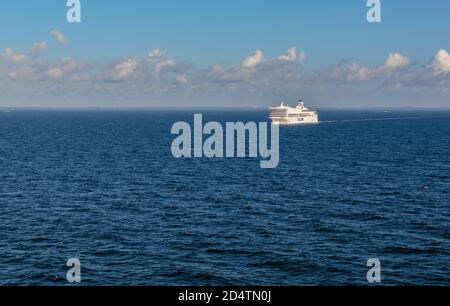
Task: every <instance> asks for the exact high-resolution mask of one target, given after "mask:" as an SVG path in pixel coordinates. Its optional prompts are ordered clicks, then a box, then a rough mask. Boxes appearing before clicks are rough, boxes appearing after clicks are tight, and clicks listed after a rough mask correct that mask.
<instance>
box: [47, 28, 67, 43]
mask: <svg viewBox="0 0 450 306" xmlns="http://www.w3.org/2000/svg"><path fill="white" fill-rule="evenodd" d="M50 35H51V36H52V37H53V38H54V39H55V40H56V42H57V43H58V44H60V45H65V44H66V43H67V42H68V39H67V37H66V36H65V35H64V34H63V33H61V32H60V31H58V30H53V31H51V32H50Z"/></svg>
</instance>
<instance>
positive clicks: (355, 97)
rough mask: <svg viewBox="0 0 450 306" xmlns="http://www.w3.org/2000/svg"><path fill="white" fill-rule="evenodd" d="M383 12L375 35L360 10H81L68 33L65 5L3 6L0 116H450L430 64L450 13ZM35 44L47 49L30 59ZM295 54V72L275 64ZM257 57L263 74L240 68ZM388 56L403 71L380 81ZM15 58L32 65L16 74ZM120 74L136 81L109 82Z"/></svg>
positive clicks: (280, 5)
mask: <svg viewBox="0 0 450 306" xmlns="http://www.w3.org/2000/svg"><path fill="white" fill-rule="evenodd" d="M381 3H382V22H381V23H380V24H370V23H368V22H367V20H366V12H367V7H366V1H365V0H346V1H335V0H319V1H310V0H305V1H300V0H283V1H276V0H259V1H258V0H246V1H237V0H227V1H211V0H210V1H206V0H191V1H181V0H178V1H174V0H169V1H167V0H165V1H149V0H130V1H126V2H125V1H117V0H112V1H106V0H84V1H83V0H81V4H82V23H81V24H69V23H68V22H67V21H66V18H65V15H66V11H67V8H66V6H65V4H66V1H65V0H57V1H55V0H39V1H32V0H20V1H18V0H3V1H2V3H1V10H0V28H1V36H0V50H7V49H9V50H10V51H9V53H8V52H6V51H3V53H4V54H3V61H4V63H3V64H1V63H0V89H2V90H3V91H6V94H4V95H3V98H2V97H0V106H19V105H20V106H68V105H70V106H89V105H93V106H94V105H98V106H102V105H120V106H145V105H148V106H152V105H159V106H161V105H167V106H171V105H178V104H183V103H184V104H186V105H208V104H209V105H231V106H232V105H233V103H232V102H230V101H236V100H238V101H239V102H238V103H237V104H239V105H242V104H245V105H258V104H263V105H269V104H273V103H276V102H278V100H281V99H288V100H289V99H294V96H295V95H300V94H301V95H304V96H306V97H309V100H311V101H312V102H313V103H314V104H316V105H317V106H322V107H353V106H375V105H378V104H379V103H382V104H383V106H392V107H397V106H417V105H421V104H422V103H423V101H425V99H427V103H428V106H430V107H432V106H450V102H449V94H448V91H449V88H448V87H450V84H449V83H450V82H449V73H448V71H447V70H446V67H447V66H446V63H447V62H446V60H447V57H446V54H445V53H442V52H441V53H439V55H440V56H439V58H438V59H439V61H437V60H436V56H437V55H438V52H439V50H444V51H445V52H447V51H450V39H449V38H448V32H449V31H450V18H448V12H449V11H450V2H449V1H447V0H434V1H425V0H411V1H407V0H395V1H392V0H389V1H388V0H384V1H383V0H381ZM51 31H57V32H59V33H61V34H62V35H64V37H66V38H67V40H68V42H67V43H65V44H58V43H57V42H56V41H55V40H54V39H53V38H52V37H51V35H50V32H51ZM37 42H45V43H46V44H47V46H46V47H45V48H43V50H42V52H38V54H31V51H30V50H31V48H32V46H33V44H35V43H37ZM293 47H295V48H296V55H297V57H296V61H293V62H292V63H291V66H289V67H288V66H287V65H286V63H284V62H283V63H278V64H277V63H275V61H276V59H278V58H279V57H280V56H281V55H283V54H285V53H286V52H287V50H288V49H289V48H293ZM44 49H45V50H44ZM154 49H159V50H160V51H161V52H163V53H164V54H165V55H164V56H163V57H160V58H159V61H160V62H165V64H163V65H162V66H163V68H162V71H161V72H160V73H159V70H158V73H155V71H154V69H156V68H155V67H157V66H158V63H160V62H157V61H156V59H155V61H153V62H152V64H150V63H149V60H148V54H149V52H151V50H154ZM256 50H260V51H261V52H262V54H263V59H260V60H259V62H258V65H257V66H254V67H250V68H249V67H247V68H243V67H241V66H242V63H243V61H244V60H245V59H247V58H248V57H251V56H252V55H255V54H256ZM301 53H302V54H303V56H304V57H305V58H303V57H300V54H301ZM389 54H394V55H396V54H398V55H401V56H402V58H406V59H407V64H406V61H403V62H402V63H403V64H401V65H394V66H395V67H394V66H392V67H391V68H395V71H394V69H391V70H389V72H387V67H384V68H383V67H382V66H383V65H384V64H385V63H386V61H387V59H388V56H389ZM13 55H24V56H27V57H28V59H27V61H26V63H25V62H22V61H21V62H20V65H22V66H20V67H17V66H14V65H13V64H11V63H8V62H7V61H8V58H9V60H11V58H12V56H13ZM15 58H18V57H15ZM69 58H70V59H71V60H72V61H73V62H69V60H68V59H69ZM300 58H302V60H301V63H300V62H299V59H300ZM399 58H400V57H399V56H397V57H395V56H394V57H392V58H391V59H399ZM400 59H401V58H400ZM1 60H2V58H0V61H1ZM24 61H25V60H24ZM123 61H126V62H125V63H124V64H123V65H121V63H122V62H123ZM433 63H434V66H433ZM15 64H17V63H15ZM438 64H439V65H441V66H436V65H438ZM58 65H66V67H69V66H70V67H72V68H64V69H60V70H61V71H59V70H55V69H59V68H61V67H59V66H58ZM127 65H128V66H127ZM217 65H220V69H219V68H217V67H216V66H217ZM351 65H358V66H351ZM125 66H126V67H128V68H129V69H132V70H133V74H129V75H127V77H122V76H123V74H122V75H121V77H116V76H112V75H111V73H114V71H115V72H116V73H117V72H119V73H120V72H123V71H122V70H121V69H122V68H124V67H125ZM115 67H116V68H117V67H118V68H117V69H116V68H115ZM432 67H434V70H433V69H432ZM439 67H440V68H439ZM128 68H127V69H128ZM216 68H217V69H216ZM385 68H386V69H385ZM400 68H401V69H400ZM152 69H153V70H152ZM333 69H334V70H333ZM439 69H441V70H442V71H441V70H439ZM249 70H252V71H249ZM400 70H401V71H400ZM49 72H53V73H50V74H49ZM56 72H57V73H56ZM60 72H61V73H60ZM146 72H148V73H149V75H145V73H146ZM352 73H353V74H357V76H356V77H355V76H354V75H351V74H352ZM31 74H33V75H32V76H30V75H31ZM38 74H45V75H47V77H44V76H43V75H39V76H38ZM69 74H70V75H69ZM362 74H364V75H362ZM49 75H51V76H52V77H51V78H48V76H49ZM270 75H275V76H277V77H278V79H277V80H275V79H271V78H270V77H269V76H270ZM437 75H438V76H437ZM20 76H23V77H20ZM280 78H286V79H287V81H285V82H282V84H281V85H282V86H280V84H279V79H280ZM177 80H178V81H179V82H178V83H181V85H183V86H182V88H180V87H177V85H176V83H177V82H176V81H177ZM68 83H69V84H68ZM93 83H95V85H92V84H93ZM288 83H289V84H288ZM388 84H391V85H392V86H391V87H392V88H391V89H386V88H387V87H389V86H387V85H388ZM113 85H114V86H113ZM178 85H180V84H178ZM272 86H273V87H274V88H273V90H270V93H272V94H270V95H268V94H267V92H265V90H267V88H268V87H272ZM355 87H356V88H357V89H355ZM70 89H71V92H70V94H68V93H67V91H68V90H70ZM116 90H117V92H115V91H116ZM74 91H75V92H74ZM368 96H369V97H371V96H373V99H368V98H367V97H368ZM412 97H415V100H416V101H411V98H412ZM430 97H432V100H433V102H432V103H431V104H430V102H429V101H428V100H429V99H430ZM331 99H333V102H328V101H331ZM336 99H337V100H336ZM422 99H423V101H422ZM182 100H183V101H182ZM361 100H364V101H361ZM369 100H370V101H369ZM378 101H381V102H378ZM184 104H183V105H184Z"/></svg>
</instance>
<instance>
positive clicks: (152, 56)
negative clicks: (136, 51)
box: [147, 49, 166, 61]
mask: <svg viewBox="0 0 450 306" xmlns="http://www.w3.org/2000/svg"><path fill="white" fill-rule="evenodd" d="M165 56H166V55H165V54H164V51H162V50H161V49H153V50H152V51H150V52H149V53H148V56H147V57H148V59H149V60H150V61H159V60H163V59H164V58H165Z"/></svg>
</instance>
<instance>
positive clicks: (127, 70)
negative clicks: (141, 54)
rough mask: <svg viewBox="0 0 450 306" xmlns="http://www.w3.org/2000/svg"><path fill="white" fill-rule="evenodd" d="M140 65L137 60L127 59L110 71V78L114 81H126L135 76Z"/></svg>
mask: <svg viewBox="0 0 450 306" xmlns="http://www.w3.org/2000/svg"><path fill="white" fill-rule="evenodd" d="M138 65H139V61H138V60H137V59H136V58H125V59H123V60H122V61H121V62H119V63H118V64H116V65H115V66H114V67H113V68H112V70H111V71H110V74H109V76H110V78H111V79H113V80H116V81H118V80H124V79H127V78H129V77H131V76H132V75H133V73H134V72H135V71H136V69H137V67H138Z"/></svg>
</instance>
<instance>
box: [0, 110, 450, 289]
mask: <svg viewBox="0 0 450 306" xmlns="http://www.w3.org/2000/svg"><path fill="white" fill-rule="evenodd" d="M193 113H194V112H189V111H25V110H22V111H13V112H8V113H7V112H2V113H0V180H1V181H0V284H21V285H22V284H30V285H51V284H56V285H65V284H67V282H66V280H65V275H66V271H67V269H68V268H66V266H65V263H66V261H67V259H69V258H73V257H76V258H79V259H80V260H81V264H82V279H83V284H84V285H108V284H113V285H168V284H170V285H230V284H234V285H248V284H252V285H316V284H320V285H347V284H367V281H366V273H367V271H368V268H367V267H366V263H367V260H368V259H369V258H379V259H380V260H381V262H382V278H383V282H384V284H389V285H391V284H405V285H406V284H414V285H423V284H434V285H445V284H446V285H449V284H450V265H449V262H450V154H449V153H450V141H449V135H450V112H412V111H411V112H393V113H383V112H376V111H373V112H369V111H367V112H351V111H339V112H336V111H322V112H321V119H322V120H323V121H326V122H325V123H323V124H320V125H317V126H306V127H289V128H283V129H282V130H281V163H280V165H279V167H278V168H277V169H274V170H263V169H260V167H259V160H254V159H220V160H217V159H213V160H210V159H191V160H188V159H183V160H178V159H174V158H173V157H172V154H171V151H170V144H171V142H172V140H173V138H174V137H173V136H171V135H170V128H171V125H172V124H173V123H174V122H176V121H179V120H185V121H192V120H193V116H192V115H193ZM266 116H267V114H266V112H262V111H207V112H204V117H205V120H207V121H209V120H220V121H238V120H243V121H251V120H255V121H266ZM371 119H377V120H371Z"/></svg>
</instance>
